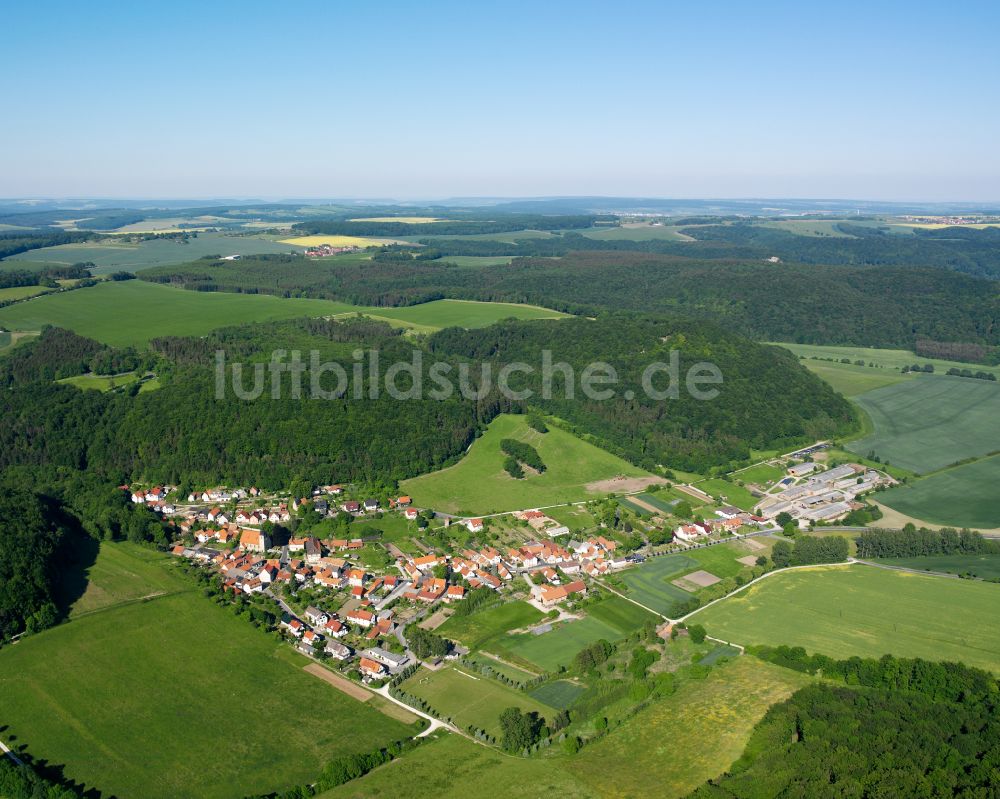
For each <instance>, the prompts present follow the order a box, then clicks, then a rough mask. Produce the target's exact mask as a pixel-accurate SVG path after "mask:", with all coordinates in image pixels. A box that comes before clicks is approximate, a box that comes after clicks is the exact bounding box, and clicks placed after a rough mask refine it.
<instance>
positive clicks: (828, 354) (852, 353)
mask: <svg viewBox="0 0 1000 799" xmlns="http://www.w3.org/2000/svg"><path fill="white" fill-rule="evenodd" d="M769 343H772V344H774V346H776V347H784V348H785V349H786V350H791V351H792V352H793V353H794V354H795V355H798V356H799V357H801V358H805V362H804V363H805V365H806V366H809V363H810V359H811V358H814V357H815V358H833V359H834V360H835V361H839V360H841V359H843V358H847V359H849V360H850V361H851V363H852V364H853V363H854V361H858V360H862V361H864V362H865V363H866V364H869V363H873V364H875V366H874V367H869V366H865V367H864V368H865V369H870V370H871V371H872V372H877V371H879V370H880V369H884V370H886V371H892V370H896V371H898V370H901V369H902V368H903V367H904V366H913V365H914V364H920V365H921V366H923V365H924V364H928V363H929V364H931V365H932V366H933V367H934V371H935V373H936V374H943V373H945V372H947V371H948V370H949V369H951V368H952V367H955V368H958V369H972V371H974V372H978V371H980V370H982V371H984V372H993V373H994V374H996V376H997V378H998V379H1000V368H998V367H995V366H979V365H978V364H970V363H965V362H963V361H948V360H944V359H941V358H925V357H924V356H923V355H917V354H916V353H915V352H912V351H910V350H887V349H879V348H877V347H840V346H826V345H821V344H786V343H783V342H769ZM820 363H821V364H824V365H826V364H828V365H831V366H833V365H836V364H829V362H826V361H820Z"/></svg>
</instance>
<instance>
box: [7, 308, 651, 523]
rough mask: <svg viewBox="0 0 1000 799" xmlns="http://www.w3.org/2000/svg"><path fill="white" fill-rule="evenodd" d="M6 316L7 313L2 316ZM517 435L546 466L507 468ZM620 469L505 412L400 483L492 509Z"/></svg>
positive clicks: (445, 502) (436, 500) (578, 489)
mask: <svg viewBox="0 0 1000 799" xmlns="http://www.w3.org/2000/svg"><path fill="white" fill-rule="evenodd" d="M0 320H2V317H0ZM504 438H514V439H517V440H519V441H524V442H527V443H528V444H531V445H532V446H533V447H535V448H536V449H537V450H538V453H539V455H540V456H541V458H542V461H543V462H544V463H545V466H546V469H545V471H544V472H543V473H541V474H532V475H530V476H528V477H526V478H524V479H520V480H518V479H515V478H513V477H511V476H510V475H509V474H507V472H506V471H505V470H504V468H503V464H504V459H505V457H506V456H505V455H504V454H503V452H502V451H501V450H500V441H501V440H502V439H504ZM617 475H630V476H643V475H646V472H644V471H643V470H641V469H638V468H637V467H635V466H632V465H631V464H630V463H627V462H626V461H624V460H622V459H621V458H618V457H616V456H615V455H612V454H611V453H609V452H606V451H605V450H602V449H600V448H598V447H595V446H594V445H593V444H589V443H587V442H585V441H583V440H582V439H580V438H578V437H576V436H574V435H573V434H572V433H568V432H566V431H564V430H561V429H560V428H558V427H556V426H554V425H550V426H549V432H547V433H539V432H537V431H536V430H534V429H532V428H531V427H529V426H528V422H527V419H526V418H525V417H524V416H520V415H513V414H502V415H500V416H498V417H497V418H496V419H494V420H493V421H492V422H491V423H490V426H489V428H488V429H487V431H486V432H485V433H484V434H483V435H482V436H481V437H480V438H478V439H476V441H475V442H473V444H472V447H471V448H470V449H469V452H468V453H467V454H466V455H465V457H463V458H462V460H461V461H459V462H458V463H457V464H455V465H454V466H449V467H448V468H446V469H442V470H441V471H438V472H432V473H431V474H426V475H422V476H420V477H415V478H413V479H411V480H404V481H403V482H402V484H401V489H402V490H403V491H405V492H406V493H407V494H409V495H410V496H412V497H413V498H414V502H415V503H417V504H418V505H419V506H421V507H430V508H434V509H435V510H441V511H446V512H449V513H457V514H467V515H472V514H487V513H499V512H502V511H511V510H519V509H522V508H531V507H542V506H546V505H557V504H563V503H566V502H572V501H575V500H583V499H587V498H589V497H590V496H592V495H593V492H591V491H589V490H588V489H587V484H588V483H593V482H596V481H600V480H602V479H605V478H611V477H615V476H617Z"/></svg>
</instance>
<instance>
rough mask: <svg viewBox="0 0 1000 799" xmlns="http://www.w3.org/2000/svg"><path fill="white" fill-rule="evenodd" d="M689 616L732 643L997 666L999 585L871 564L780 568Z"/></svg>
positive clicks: (994, 668) (999, 650)
mask: <svg viewBox="0 0 1000 799" xmlns="http://www.w3.org/2000/svg"><path fill="white" fill-rule="evenodd" d="M693 621H695V622H698V623H700V624H703V625H704V626H705V628H706V629H707V630H708V632H709V634H711V635H714V636H716V637H718V638H721V639H723V640H725V641H732V642H733V643H737V644H743V645H747V644H769V645H775V646H776V645H779V644H788V645H790V646H802V647H805V648H806V650H807V651H809V652H821V653H823V654H826V655H830V656H831V657H839V658H844V657H848V656H850V655H859V656H861V657H879V656H881V655H884V654H887V653H888V654H893V655H899V656H904V657H922V658H926V659H928V660H958V661H962V662H965V663H967V664H968V665H970V666H978V667H980V668H984V669H989V670H992V671H995V672H1000V586H998V585H994V584H992V583H983V582H978V581H973V580H954V579H949V578H947V577H930V576H923V575H919V574H910V573H907V572H900V571H893V570H890V569H879V568H876V567H874V566H863V565H855V566H843V567H817V568H815V569H803V570H797V571H791V572H779V573H776V574H774V575H773V576H771V577H767V578H765V579H764V580H762V581H761V582H759V583H757V584H756V585H754V586H752V587H751V588H749V589H747V590H746V591H743V592H741V593H738V594H734V595H733V596H731V597H729V598H728V599H725V600H723V601H722V602H719V603H717V604H715V605H712V606H711V607H708V608H706V609H705V610H704V611H701V612H699V613H697V614H696V615H695V616H694V617H693Z"/></svg>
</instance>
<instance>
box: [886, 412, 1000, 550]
mask: <svg viewBox="0 0 1000 799" xmlns="http://www.w3.org/2000/svg"><path fill="white" fill-rule="evenodd" d="M994 427H995V423H994ZM998 485H1000V455H995V456H993V457H992V458H983V459H982V460H979V461H976V462H975V463H967V464H965V465H963V466H955V467H954V468H951V469H946V470H945V471H943V472H938V473H937V474H932V475H930V476H929V477H924V478H922V479H920V480H916V481H914V482H912V483H910V484H909V485H906V486H899V487H897V488H892V489H889V490H888V491H885V492H883V493H880V494H878V501H879V502H880V503H882V504H884V505H887V506H888V507H890V508H892V509H893V510H897V511H899V512H900V513H903V514H905V515H906V516H912V517H913V518H915V519H921V520H923V521H927V522H932V523H934V524H941V525H952V526H958V527H972V528H976V529H980V530H993V529H996V528H998V527H1000V494H998V491H997V486H998Z"/></svg>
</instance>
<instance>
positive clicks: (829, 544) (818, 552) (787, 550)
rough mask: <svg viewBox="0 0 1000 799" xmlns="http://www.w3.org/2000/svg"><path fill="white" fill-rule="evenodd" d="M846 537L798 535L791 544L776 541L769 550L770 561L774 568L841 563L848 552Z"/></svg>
mask: <svg viewBox="0 0 1000 799" xmlns="http://www.w3.org/2000/svg"><path fill="white" fill-rule="evenodd" d="M849 551H850V550H849V547H848V543H847V539H846V538H844V536H842V535H833V536H824V537H822V538H820V537H812V536H809V537H806V536H803V537H800V538H797V539H796V540H795V543H794V544H792V543H791V542H789V541H778V542H777V543H776V544H775V545H774V549H772V550H771V561H772V562H773V563H774V567H775V568H776V569H784V568H786V567H788V566H810V565H812V564H814V563H842V562H843V561H845V560H847V555H848V552H849Z"/></svg>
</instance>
